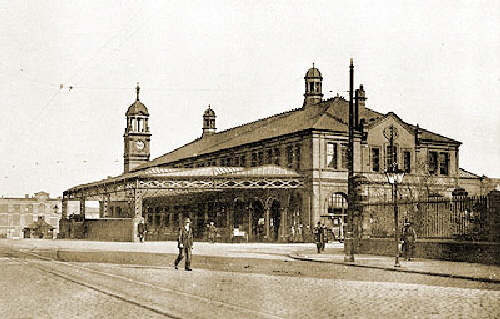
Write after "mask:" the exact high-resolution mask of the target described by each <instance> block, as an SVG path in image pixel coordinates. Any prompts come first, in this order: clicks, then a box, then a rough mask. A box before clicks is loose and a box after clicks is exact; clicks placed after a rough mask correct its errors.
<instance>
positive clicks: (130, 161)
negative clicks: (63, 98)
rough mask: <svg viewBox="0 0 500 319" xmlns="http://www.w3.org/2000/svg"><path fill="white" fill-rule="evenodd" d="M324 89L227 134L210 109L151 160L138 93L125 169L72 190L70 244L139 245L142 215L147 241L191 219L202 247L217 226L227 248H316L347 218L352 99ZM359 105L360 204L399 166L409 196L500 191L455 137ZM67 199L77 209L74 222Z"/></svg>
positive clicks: (64, 225)
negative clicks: (463, 161)
mask: <svg viewBox="0 0 500 319" xmlns="http://www.w3.org/2000/svg"><path fill="white" fill-rule="evenodd" d="M322 81H323V76H322V73H321V72H320V71H319V69H318V68H316V67H314V66H313V67H312V68H310V69H309V70H308V71H307V72H306V74H305V76H304V84H305V91H304V94H303V95H304V102H303V105H302V107H299V108H296V109H293V110H289V111H285V112H283V113H280V114H276V115H273V116H270V117H267V118H263V119H259V120H256V121H254V122H251V123H246V124H243V125H240V126H237V127H234V128H230V129H227V130H225V131H221V132H217V130H216V118H217V117H216V113H215V110H214V109H213V108H212V107H211V106H208V108H207V109H206V110H205V112H204V114H203V115H202V120H203V122H202V123H203V126H202V131H201V132H202V135H201V137H200V138H197V139H196V140H194V141H192V142H190V143H188V144H186V145H184V146H181V147H179V148H177V149H175V150H173V151H170V152H168V153H166V154H164V155H162V156H160V157H158V158H155V159H152V160H150V145H151V142H152V134H151V132H150V128H149V116H150V114H149V112H148V109H147V107H146V106H145V105H144V104H143V103H142V102H141V101H140V100H139V86H137V89H136V90H137V97H136V100H135V101H134V102H133V103H132V104H131V105H130V107H129V108H128V110H127V112H126V114H125V115H126V127H125V133H124V135H123V138H124V172H123V174H121V175H119V176H116V177H112V178H107V179H104V180H100V181H96V182H92V183H87V184H81V185H78V186H75V187H73V188H70V189H68V190H67V191H65V192H64V195H63V219H62V220H61V226H60V228H61V235H62V237H70V238H76V237H79V236H85V238H90V239H95V240H120V241H136V240H137V237H136V228H137V227H136V226H137V223H138V221H139V220H142V219H144V220H145V222H146V224H147V228H148V235H147V238H148V240H172V239H174V238H175V236H176V234H177V230H178V227H179V226H180V225H182V220H183V218H185V217H190V218H191V220H192V221H193V225H194V230H195V232H196V237H197V238H198V239H203V238H204V237H205V235H206V232H207V227H206V225H207V224H208V223H209V222H214V223H215V226H216V227H217V229H218V234H219V237H220V240H224V241H232V240H235V239H242V240H248V241H276V242H284V241H308V240H310V239H311V232H312V229H313V227H314V225H315V224H316V223H317V222H318V221H321V222H323V223H332V222H335V223H338V222H342V221H343V220H344V219H345V216H346V209H347V195H346V194H347V177H348V131H349V127H348V126H349V125H348V123H349V101H348V100H347V99H345V98H344V97H342V96H339V95H337V96H336V97H333V98H328V99H324V95H323V92H322ZM353 103H354V126H355V129H354V132H355V133H354V172H355V175H356V176H359V177H362V178H363V179H364V180H365V181H366V183H365V187H364V188H363V189H362V193H363V196H364V197H366V198H378V199H382V200H383V199H385V198H389V197H390V196H391V193H390V187H389V185H388V184H387V182H386V177H385V174H384V172H385V171H386V170H387V169H388V168H389V167H391V165H392V164H393V161H394V159H396V161H397V162H398V164H399V167H400V168H401V169H403V170H404V172H405V182H404V184H403V185H402V187H401V188H400V189H401V196H406V197H412V198H415V199H419V198H429V197H446V196H452V194H453V193H454V192H455V193H456V192H458V191H460V192H468V193H470V194H477V195H480V194H479V193H481V192H483V193H485V194H486V193H487V192H488V191H490V190H493V189H495V188H497V187H499V186H498V185H499V181H498V180H492V179H488V178H486V177H479V176H477V175H474V174H472V173H469V172H466V171H464V170H463V169H461V168H460V167H459V148H460V144H461V143H460V142H459V141H456V140H454V139H452V138H449V137H445V136H443V135H441V134H438V133H434V132H431V131H429V130H426V129H425V128H423V127H420V126H419V125H414V124H410V123H408V122H405V121H404V120H403V119H401V118H400V117H399V116H398V115H397V114H395V113H393V112H389V113H386V114H383V113H380V112H377V111H375V110H373V109H371V108H369V107H368V106H367V93H366V92H365V88H364V86H363V85H359V87H358V88H357V89H356V90H355V98H354V101H353ZM219 120H220V119H219ZM388 132H391V134H392V136H393V144H392V147H391V146H390V143H389V139H388ZM88 200H93V201H99V202H100V209H99V218H94V219H88V218H87V219H86V218H85V201H88ZM70 201H79V202H80V208H81V210H80V214H76V215H74V216H72V217H71V218H70V217H69V216H68V215H67V203H68V202H70Z"/></svg>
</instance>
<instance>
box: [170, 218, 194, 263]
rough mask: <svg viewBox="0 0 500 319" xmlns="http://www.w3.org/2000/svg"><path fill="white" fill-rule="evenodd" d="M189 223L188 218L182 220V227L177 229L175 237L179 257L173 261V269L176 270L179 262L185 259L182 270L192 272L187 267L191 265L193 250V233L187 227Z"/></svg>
mask: <svg viewBox="0 0 500 319" xmlns="http://www.w3.org/2000/svg"><path fill="white" fill-rule="evenodd" d="M190 223H191V221H190V220H189V218H186V219H184V227H181V228H179V237H177V247H178V248H179V256H177V259H175V263H174V267H175V269H177V268H178V267H177V266H178V265H179V263H180V262H181V260H182V259H183V258H184V256H185V257H186V260H185V261H184V269H185V270H186V271H192V269H191V268H190V267H189V266H190V263H191V249H192V248H193V231H192V229H191V228H190V227H189V226H190Z"/></svg>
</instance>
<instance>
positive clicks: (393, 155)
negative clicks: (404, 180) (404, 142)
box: [386, 145, 401, 169]
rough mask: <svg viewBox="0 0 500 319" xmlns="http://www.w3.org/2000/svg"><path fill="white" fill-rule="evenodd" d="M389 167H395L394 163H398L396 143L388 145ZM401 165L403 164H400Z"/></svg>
mask: <svg viewBox="0 0 500 319" xmlns="http://www.w3.org/2000/svg"><path fill="white" fill-rule="evenodd" d="M386 154H387V169H389V168H393V165H392V164H393V163H394V162H395V163H396V164H399V163H398V147H397V146H396V145H393V146H392V150H391V146H387V153H386ZM400 167H401V166H400Z"/></svg>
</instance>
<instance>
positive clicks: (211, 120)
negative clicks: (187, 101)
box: [202, 104, 217, 137]
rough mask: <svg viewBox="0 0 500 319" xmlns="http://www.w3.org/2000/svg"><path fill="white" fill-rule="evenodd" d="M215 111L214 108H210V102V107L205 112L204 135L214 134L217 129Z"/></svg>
mask: <svg viewBox="0 0 500 319" xmlns="http://www.w3.org/2000/svg"><path fill="white" fill-rule="evenodd" d="M215 118H216V116H215V112H214V110H213V109H212V108H210V104H209V105H208V108H207V109H206V110H205V112H204V113H203V135H202V137H204V136H209V135H213V134H214V133H215V131H216V130H217V129H216V128H215Z"/></svg>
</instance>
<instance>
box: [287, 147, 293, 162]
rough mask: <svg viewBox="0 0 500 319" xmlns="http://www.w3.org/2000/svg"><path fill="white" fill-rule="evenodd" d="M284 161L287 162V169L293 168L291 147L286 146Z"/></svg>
mask: <svg viewBox="0 0 500 319" xmlns="http://www.w3.org/2000/svg"><path fill="white" fill-rule="evenodd" d="M286 161H287V167H288V168H292V167H293V146H292V145H288V146H287V147H286Z"/></svg>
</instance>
